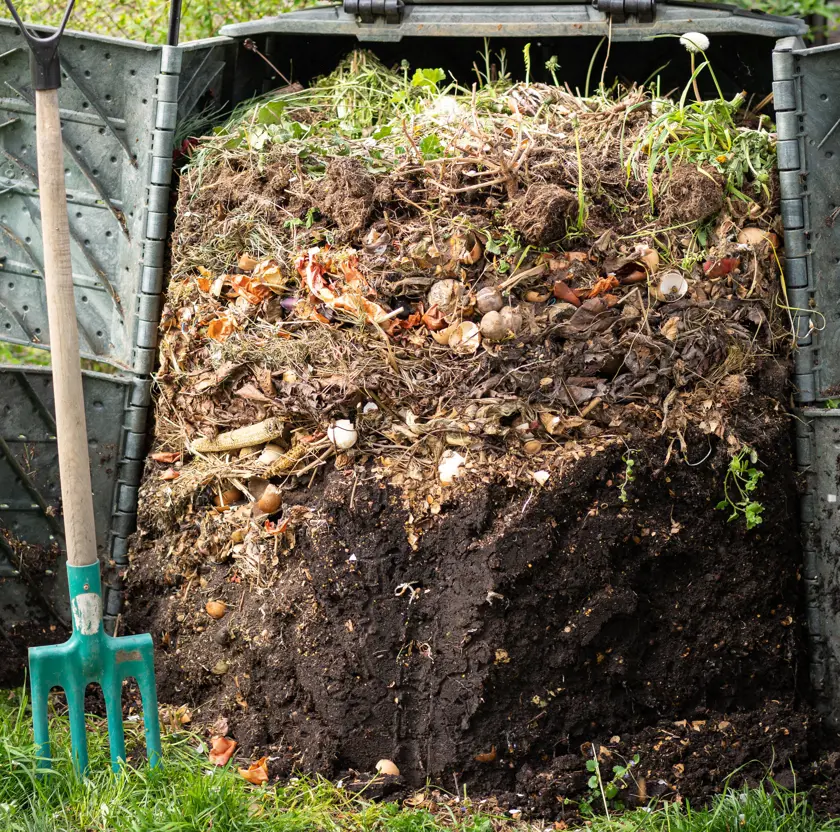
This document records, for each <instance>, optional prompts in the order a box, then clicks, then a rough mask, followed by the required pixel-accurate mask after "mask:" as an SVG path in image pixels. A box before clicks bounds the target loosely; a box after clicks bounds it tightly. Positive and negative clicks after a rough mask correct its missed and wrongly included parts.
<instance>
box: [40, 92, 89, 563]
mask: <svg viewBox="0 0 840 832" xmlns="http://www.w3.org/2000/svg"><path fill="white" fill-rule="evenodd" d="M35 113H36V119H37V124H36V138H37V143H38V186H39V189H40V192H41V227H42V231H43V235H44V273H45V278H46V293H47V314H48V316H49V324H50V347H51V351H52V377H53V392H54V394H55V422H56V432H57V434H58V467H59V471H60V473H61V499H62V504H63V514H64V536H65V539H66V543H67V560H68V562H69V563H70V565H71V566H88V565H90V564H92V563H96V560H97V554H96V529H95V526H94V521H93V496H92V493H91V485H90V461H89V457H88V438H87V427H86V423H85V400H84V395H83V393H82V368H81V360H80V357H79V330H78V325H77V324H76V301H75V298H74V296H73V272H72V267H71V265H70V227H69V224H68V220H67V193H66V191H65V187H64V148H63V146H62V143H61V122H60V119H59V112H58V90H37V91H36V93H35Z"/></svg>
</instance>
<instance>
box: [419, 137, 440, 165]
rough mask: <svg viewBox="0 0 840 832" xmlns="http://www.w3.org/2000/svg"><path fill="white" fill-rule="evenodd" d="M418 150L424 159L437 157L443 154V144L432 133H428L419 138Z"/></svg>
mask: <svg viewBox="0 0 840 832" xmlns="http://www.w3.org/2000/svg"><path fill="white" fill-rule="evenodd" d="M420 152H421V153H422V154H423V158H424V159H439V158H440V157H441V156H443V145H442V144H441V141H440V139H439V138H438V137H437V136H436V135H435V134H434V133H429V135H428V136H424V137H423V138H422V139H421V140H420Z"/></svg>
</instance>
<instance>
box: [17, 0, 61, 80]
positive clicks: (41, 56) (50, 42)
mask: <svg viewBox="0 0 840 832" xmlns="http://www.w3.org/2000/svg"><path fill="white" fill-rule="evenodd" d="M75 2H76V0H70V1H69V2H68V4H67V8H66V9H65V10H64V19H63V20H62V21H61V25H60V26H59V27H58V29H57V30H56V31H55V32H53V33H52V34H51V35H49V36H47V37H40V36H39V35H37V34H33V33H32V32H30V31H29V29H27V28H26V26H25V25H24V23H23V21H22V20H21V19H20V15H19V14H18V13H17V9H16V8H15V7H14V6H13V5H12V0H6V5H7V6H8V7H9V11H10V12H11V13H12V17H13V18H14V19H15V22H16V23H17V25H18V26H20V30H21V32H22V33H23V36H24V37H25V38H26V42H27V43H28V44H29V54H30V66H31V68H32V86H33V87H34V88H35V89H36V90H57V89H58V88H59V87H60V86H61V64H60V62H59V60H58V42H59V41H60V40H61V36H62V34H64V28H65V27H66V26H67V21H68V20H69V19H70V12H72V11H73V5H74V4H75Z"/></svg>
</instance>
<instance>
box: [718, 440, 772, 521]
mask: <svg viewBox="0 0 840 832" xmlns="http://www.w3.org/2000/svg"><path fill="white" fill-rule="evenodd" d="M757 464H758V453H757V452H756V451H754V450H753V449H752V448H749V447H747V446H746V445H745V446H744V447H743V448H741V450H740V451H738V453H736V454H735V455H734V456H733V457H732V459H731V460H729V467H728V468H727V469H726V477H725V478H724V481H723V499H722V500H721V501H720V502H719V503H718V504H717V505H716V506H715V508H717V509H720V510H722V511H725V510H728V511H730V515H729V517H728V520H729V522H730V523H731V522H732V521H733V520H737V519H738V517H743V518H744V522H745V523H746V524H747V529H754V528H755V527H756V526H758V525H759V524H760V523H761V522H762V516H761V515H762V513H763V512H764V506H763V505H762V504H761V503H759V502H758V501H756V500H754V499H753V492H754V491H755V490H756V488H757V487H758V483H759V481H760V480H761V478H762V477H763V476H764V473H763V472H762V471H759V470H758V469H757V468H756V467H755V466H756V465H757Z"/></svg>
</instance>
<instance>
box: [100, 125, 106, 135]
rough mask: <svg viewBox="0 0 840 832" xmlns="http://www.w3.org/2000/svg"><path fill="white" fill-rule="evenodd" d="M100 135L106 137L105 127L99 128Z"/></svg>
mask: <svg viewBox="0 0 840 832" xmlns="http://www.w3.org/2000/svg"><path fill="white" fill-rule="evenodd" d="M99 135H100V136H104V135H105V128H104V127H100V128H99Z"/></svg>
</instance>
